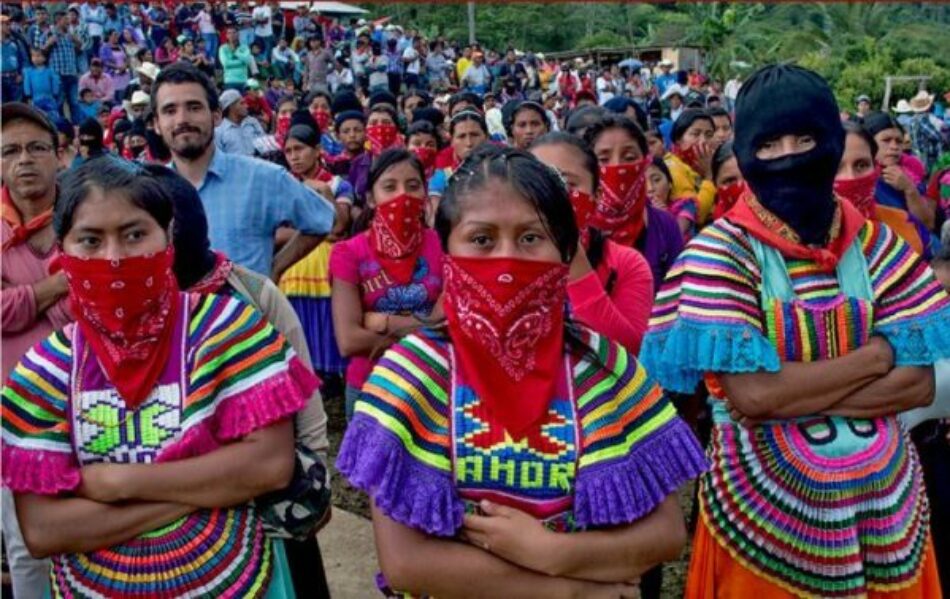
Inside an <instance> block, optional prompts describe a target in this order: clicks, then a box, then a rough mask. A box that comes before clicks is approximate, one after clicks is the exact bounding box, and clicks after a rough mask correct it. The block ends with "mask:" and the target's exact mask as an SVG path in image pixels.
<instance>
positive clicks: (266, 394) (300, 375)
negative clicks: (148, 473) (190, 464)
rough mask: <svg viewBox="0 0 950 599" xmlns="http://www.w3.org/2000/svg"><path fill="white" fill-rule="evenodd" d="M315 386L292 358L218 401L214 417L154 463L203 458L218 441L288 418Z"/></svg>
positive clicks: (317, 381)
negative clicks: (276, 370)
mask: <svg viewBox="0 0 950 599" xmlns="http://www.w3.org/2000/svg"><path fill="white" fill-rule="evenodd" d="M319 386H320V379H319V377H317V375H315V374H314V373H313V372H311V371H310V370H309V369H308V368H307V367H306V366H304V364H303V362H301V361H300V358H298V357H296V356H294V358H293V359H292V360H291V361H290V366H289V368H288V369H287V370H286V371H285V372H282V373H280V374H278V375H276V376H273V377H271V378H269V379H266V380H264V381H262V382H261V383H260V384H258V385H255V386H253V387H251V388H250V389H247V390H246V391H243V392H241V393H239V394H237V395H232V396H231V397H229V398H227V399H225V400H224V401H223V402H221V403H220V404H219V405H218V406H217V408H216V409H215V414H214V416H211V417H209V418H206V419H205V420H204V421H202V422H201V423H199V424H197V425H195V426H194V427H192V428H191V429H189V430H188V432H187V433H185V435H184V436H183V437H182V439H181V440H180V441H179V442H178V443H175V444H174V445H172V446H170V447H168V448H166V449H165V450H164V451H162V452H161V454H160V455H159V456H158V461H159V462H169V461H173V460H181V459H184V458H189V457H194V456H198V455H204V454H206V453H208V452H210V451H213V450H214V449H216V448H218V447H219V446H220V445H221V444H222V442H225V441H233V440H235V439H240V438H241V437H245V436H247V435H249V434H250V433H252V432H254V431H256V430H260V429H262V428H266V427H268V426H270V425H272V424H274V423H275V422H279V421H281V420H283V419H285V418H288V417H290V416H292V415H294V414H295V413H297V412H299V411H300V410H301V409H303V407H304V406H306V405H307V402H308V401H310V398H311V397H312V396H313V392H314V391H315V390H316V389H317V387H319Z"/></svg>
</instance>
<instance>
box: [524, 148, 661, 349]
mask: <svg viewBox="0 0 950 599" xmlns="http://www.w3.org/2000/svg"><path fill="white" fill-rule="evenodd" d="M531 154H532V155H534V157H535V158H537V159H538V160H540V161H541V162H543V163H544V164H546V165H548V166H550V167H551V168H553V169H554V170H555V171H557V172H558V173H560V175H561V176H562V177H564V181H565V183H566V184H567V188H568V190H569V197H570V200H571V206H572V207H573V208H574V218H575V220H576V222H577V229H578V231H579V232H580V242H579V243H578V246H577V253H576V254H575V255H574V259H573V260H571V270H570V277H569V279H568V284H567V297H568V300H569V301H570V303H571V314H572V315H573V317H574V318H575V319H576V320H577V321H578V322H582V323H584V324H585V325H587V326H589V327H590V328H592V329H594V330H595V331H597V332H598V333H600V334H601V335H605V336H606V337H609V338H610V339H613V340H614V341H617V342H618V343H620V344H621V345H623V346H624V347H625V348H627V351H629V352H630V353H632V354H637V353H638V352H639V351H640V342H641V341H642V340H643V335H644V333H646V330H647V323H648V321H649V318H650V308H652V307H653V293H654V291H653V274H652V273H651V272H650V265H649V264H647V261H646V260H645V259H644V258H643V256H641V255H640V252H638V251H636V250H635V249H633V248H631V247H627V246H623V245H620V244H618V243H614V242H613V241H610V240H608V239H607V238H606V237H604V234H603V233H601V232H600V231H598V230H597V229H594V228H593V227H592V226H591V217H592V216H593V215H594V212H595V211H596V210H597V195H598V191H597V189H598V187H599V180H598V177H599V176H600V167H599V166H598V165H597V157H596V156H594V153H593V152H592V151H591V149H590V147H588V145H587V144H586V143H584V141H583V140H581V139H579V138H578V137H576V136H574V135H570V134H567V133H563V132H560V131H556V132H554V133H547V134H545V135H542V136H541V137H539V138H538V139H537V140H535V142H534V143H533V144H532V145H531Z"/></svg>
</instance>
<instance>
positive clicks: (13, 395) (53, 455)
mask: <svg viewBox="0 0 950 599" xmlns="http://www.w3.org/2000/svg"><path fill="white" fill-rule="evenodd" d="M67 330H68V329H67ZM71 369H72V347H71V343H70V338H69V336H68V335H67V333H65V332H56V333H53V334H52V335H50V336H49V337H48V338H47V339H46V340H45V341H43V342H42V343H40V344H39V345H37V346H36V347H34V348H33V349H31V350H30V351H28V352H27V353H26V355H25V356H23V359H22V360H20V363H19V364H17V366H16V368H14V370H13V372H12V373H11V374H10V377H9V378H8V379H7V383H6V385H5V386H4V388H3V397H2V404H0V405H2V421H3V452H2V453H3V484H4V485H5V486H6V487H8V488H10V489H11V490H13V491H14V492H17V493H38V494H42V495H55V494H57V493H59V492H61V491H71V490H72V489H75V488H76V487H77V486H78V485H79V482H80V475H79V463H78V461H77V460H76V455H75V454H74V453H73V448H72V443H71V442H70V425H69V418H68V406H69V378H70V371H71Z"/></svg>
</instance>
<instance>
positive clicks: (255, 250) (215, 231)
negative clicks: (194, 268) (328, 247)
mask: <svg viewBox="0 0 950 599" xmlns="http://www.w3.org/2000/svg"><path fill="white" fill-rule="evenodd" d="M198 194H199V195H200V196H201V202H202V204H203V205H204V209H205V213H206V214H207V217H208V237H209V238H210V240H211V247H212V248H214V249H216V250H220V251H222V252H224V253H225V254H227V255H228V257H229V258H231V260H232V261H234V262H235V263H237V264H240V265H241V266H243V267H245V268H248V269H250V270H253V271H255V272H258V273H260V274H262V275H264V276H270V274H271V268H272V266H273V258H274V256H273V254H274V232H275V231H276V230H277V227H278V226H280V225H282V224H286V225H288V226H291V227H293V228H295V229H297V230H298V231H300V232H301V233H304V234H307V235H326V234H328V233H329V232H330V230H331V229H332V228H333V218H334V214H335V212H334V209H333V204H331V203H330V202H329V201H328V200H326V199H325V198H323V197H321V196H320V195H319V194H317V193H316V192H315V191H313V190H312V189H310V188H309V187H307V186H305V185H304V184H302V183H300V182H299V181H297V180H296V179H294V178H293V176H291V174H290V173H289V172H287V171H286V170H284V169H283V168H281V167H279V166H277V165H276V164H272V163H270V162H266V161H264V160H260V159H257V158H249V157H247V156H240V155H237V154H227V153H225V152H221V151H220V150H217V149H216V150H215V151H214V156H213V157H212V158H211V164H209V165H208V172H207V174H206V175H205V178H204V181H202V182H201V184H200V185H198Z"/></svg>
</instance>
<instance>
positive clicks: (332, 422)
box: [324, 397, 693, 599]
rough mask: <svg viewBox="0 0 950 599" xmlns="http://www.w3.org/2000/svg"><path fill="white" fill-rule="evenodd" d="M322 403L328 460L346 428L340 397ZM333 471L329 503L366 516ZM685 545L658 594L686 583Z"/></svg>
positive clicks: (355, 494)
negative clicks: (327, 435) (325, 421)
mask: <svg viewBox="0 0 950 599" xmlns="http://www.w3.org/2000/svg"><path fill="white" fill-rule="evenodd" d="M324 403H325V406H326V410H327V417H328V418H329V423H328V430H329V436H330V457H331V461H332V460H333V459H335V458H336V455H337V452H338V451H339V449H340V441H341V440H342V438H343V432H344V431H345V430H346V416H345V414H344V405H343V398H342V397H327V398H324ZM332 473H333V505H334V506H336V507H339V508H342V509H344V510H347V511H348V512H352V513H354V514H357V515H359V516H363V517H364V518H369V500H368V499H367V497H366V495H365V494H363V492H361V491H358V490H357V489H354V488H353V487H351V486H350V485H349V483H347V482H346V479H345V478H343V477H342V476H341V475H340V474H339V473H338V472H337V471H336V468H332ZM692 497H693V485H692V484H690V485H688V486H687V487H684V489H683V490H682V491H681V493H680V505H682V506H683V513H684V514H686V515H687V517H688V516H689V514H690V513H691V508H692ZM689 549H690V548H689V545H687V546H686V548H684V549H683V554H682V555H681V556H680V559H679V560H677V561H675V562H669V563H667V564H665V565H664V568H663V592H662V596H663V598H664V599H666V598H670V599H673V598H678V597H682V596H683V586H684V584H685V582H686V566H687V564H688V563H689Z"/></svg>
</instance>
